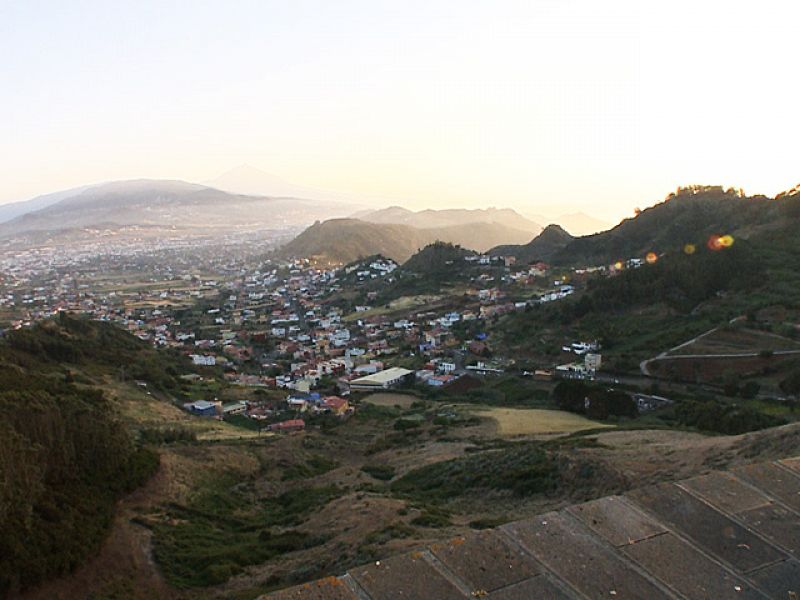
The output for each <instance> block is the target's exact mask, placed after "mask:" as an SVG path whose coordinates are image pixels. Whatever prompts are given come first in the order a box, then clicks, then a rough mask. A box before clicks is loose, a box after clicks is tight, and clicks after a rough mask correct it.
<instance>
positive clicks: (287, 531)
mask: <svg viewBox="0 0 800 600" xmlns="http://www.w3.org/2000/svg"><path fill="white" fill-rule="evenodd" d="M339 493H340V492H339V489H338V488H336V487H334V486H329V487H317V488H300V489H296V490H293V491H289V492H285V493H283V494H281V495H279V496H277V497H273V498H263V499H261V498H258V497H256V496H255V495H254V490H253V488H252V484H251V485H249V486H248V485H242V483H241V482H240V481H239V480H238V479H237V478H236V477H234V476H228V477H225V476H218V477H215V478H214V479H213V480H208V481H206V482H205V483H204V484H202V485H201V487H200V489H199V490H198V491H197V492H196V494H195V496H194V498H193V499H192V500H191V501H190V502H189V503H188V504H187V505H179V504H173V505H171V506H169V507H168V514H167V515H166V518H165V519H164V520H163V521H162V522H159V523H156V524H155V525H153V528H154V530H155V533H156V535H155V537H154V542H155V557H156V560H158V563H159V565H160V566H161V568H162V570H163V572H164V574H165V576H166V577H167V579H168V580H169V581H170V582H171V583H172V584H173V585H176V586H178V587H183V588H187V587H198V586H207V585H215V584H219V583H224V582H225V581H227V580H228V579H229V578H230V577H232V576H234V575H236V574H238V573H241V572H242V570H243V569H244V568H245V567H247V566H248V565H255V564H260V563H264V562H266V561H268V560H270V559H271V558H274V557H276V556H280V555H283V554H286V553H289V552H295V551H298V550H302V549H306V548H310V547H313V546H318V545H320V544H322V543H324V542H325V539H324V538H319V537H315V536H311V535H309V534H307V533H304V532H301V531H298V530H296V529H292V527H294V526H296V525H299V524H300V523H302V521H303V520H304V518H305V517H306V516H307V515H308V514H310V512H311V511H312V510H314V509H316V508H319V507H321V506H324V505H325V504H326V503H327V502H328V501H330V500H331V499H332V498H334V497H336V496H338V495H339Z"/></svg>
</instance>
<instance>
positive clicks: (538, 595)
mask: <svg viewBox="0 0 800 600" xmlns="http://www.w3.org/2000/svg"><path fill="white" fill-rule="evenodd" d="M576 598H577V596H574V595H572V593H571V592H566V591H564V590H563V589H562V588H560V587H557V586H556V585H555V584H554V583H553V582H552V581H550V580H549V579H548V578H547V577H545V576H543V575H539V576H538V577H533V578H532V579H527V580H525V581H523V582H521V583H515V584H514V585H512V586H509V587H506V588H503V589H501V590H497V591H496V592H492V593H491V594H489V595H488V596H487V597H486V599H487V600H575V599H576Z"/></svg>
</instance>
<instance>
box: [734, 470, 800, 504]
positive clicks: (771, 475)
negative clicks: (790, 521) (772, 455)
mask: <svg viewBox="0 0 800 600" xmlns="http://www.w3.org/2000/svg"><path fill="white" fill-rule="evenodd" d="M734 473H735V474H736V476H737V477H741V478H742V479H744V480H745V481H747V482H749V483H751V484H753V485H755V486H756V487H758V488H760V489H761V490H763V491H764V492H765V493H766V494H767V495H772V496H775V497H776V498H778V499H779V500H780V501H781V502H784V503H785V504H786V505H787V506H790V507H791V508H793V509H795V510H800V476H798V475H795V474H794V472H793V471H791V470H789V469H785V468H783V467H779V466H778V465H775V464H772V463H759V464H755V465H747V466H745V467H740V468H738V469H735V470H734Z"/></svg>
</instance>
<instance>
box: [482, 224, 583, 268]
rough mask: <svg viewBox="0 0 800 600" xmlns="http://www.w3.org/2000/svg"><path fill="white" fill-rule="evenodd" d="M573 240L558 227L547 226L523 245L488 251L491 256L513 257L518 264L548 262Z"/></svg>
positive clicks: (501, 247)
mask: <svg viewBox="0 0 800 600" xmlns="http://www.w3.org/2000/svg"><path fill="white" fill-rule="evenodd" d="M574 239H575V238H574V237H572V236H571V235H570V234H569V233H567V232H566V231H564V229H562V228H561V226H560V225H548V226H547V227H545V229H544V230H543V231H542V233H540V234H539V235H537V236H536V237H535V238H533V239H532V240H531V241H530V242H528V243H527V244H524V245H505V246H496V247H494V248H492V249H491V250H490V251H489V254H491V255H492V256H514V257H516V259H517V260H518V261H519V262H523V263H530V262H535V261H540V260H541V261H544V262H548V261H550V260H551V259H552V257H553V256H554V255H555V254H556V253H558V252H559V251H561V250H562V249H563V248H565V247H566V246H567V245H568V244H569V243H570V242H572V241H573V240H574Z"/></svg>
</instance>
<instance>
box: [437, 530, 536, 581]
mask: <svg viewBox="0 0 800 600" xmlns="http://www.w3.org/2000/svg"><path fill="white" fill-rule="evenodd" d="M430 550H431V552H432V553H433V555H434V556H435V557H436V558H437V559H439V560H440V561H441V562H442V563H443V564H444V565H445V566H446V567H447V568H448V569H450V570H451V571H452V572H453V573H455V574H456V575H458V576H459V577H460V578H461V579H463V580H464V581H465V582H467V583H468V584H469V585H470V587H471V588H472V589H473V590H484V591H487V592H491V591H493V590H496V589H498V588H501V587H506V586H508V585H511V584H512V583H517V582H519V581H522V580H523V579H528V578H530V577H533V576H534V575H537V574H538V573H541V572H542V567H541V566H540V565H539V563H537V562H536V561H535V560H534V559H533V558H532V557H531V556H530V555H529V554H527V553H525V552H523V551H522V550H521V549H520V548H517V547H514V546H512V545H511V544H510V543H509V542H507V541H506V540H504V539H503V538H502V537H501V536H500V535H499V534H498V533H497V532H495V531H488V530H487V531H481V532H476V533H474V534H471V535H468V536H465V537H458V538H455V539H453V540H450V541H449V542H445V543H441V544H434V545H433V546H431V548H430Z"/></svg>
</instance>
